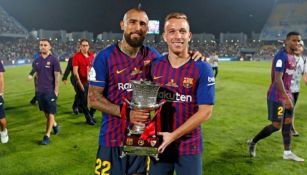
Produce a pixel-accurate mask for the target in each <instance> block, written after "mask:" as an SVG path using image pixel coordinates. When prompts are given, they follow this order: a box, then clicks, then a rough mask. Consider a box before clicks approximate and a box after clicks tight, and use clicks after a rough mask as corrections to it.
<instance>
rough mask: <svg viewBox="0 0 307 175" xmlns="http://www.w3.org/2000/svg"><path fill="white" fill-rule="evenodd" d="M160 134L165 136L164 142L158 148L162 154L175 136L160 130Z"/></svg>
mask: <svg viewBox="0 0 307 175" xmlns="http://www.w3.org/2000/svg"><path fill="white" fill-rule="evenodd" d="M158 135H160V136H162V137H163V142H162V144H161V145H160V146H159V148H158V152H159V153H160V154H161V153H163V152H164V150H165V148H166V147H167V146H168V145H169V144H171V143H172V142H173V141H174V140H175V137H174V136H173V134H172V133H170V132H158Z"/></svg>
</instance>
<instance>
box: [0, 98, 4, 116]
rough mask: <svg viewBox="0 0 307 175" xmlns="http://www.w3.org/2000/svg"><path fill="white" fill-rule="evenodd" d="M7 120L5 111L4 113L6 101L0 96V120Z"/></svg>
mask: <svg viewBox="0 0 307 175" xmlns="http://www.w3.org/2000/svg"><path fill="white" fill-rule="evenodd" d="M3 118H5V111H4V100H3V97H2V96H0V119H3Z"/></svg>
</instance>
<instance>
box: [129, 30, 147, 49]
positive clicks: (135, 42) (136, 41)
mask: <svg viewBox="0 0 307 175" xmlns="http://www.w3.org/2000/svg"><path fill="white" fill-rule="evenodd" d="M131 35H132V34H131V33H130V34H124V37H125V40H126V41H127V43H128V44H129V45H130V46H132V47H141V46H142V45H143V42H144V40H145V36H144V35H141V34H140V37H139V38H131Z"/></svg>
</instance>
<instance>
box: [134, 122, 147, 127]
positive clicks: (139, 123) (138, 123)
mask: <svg viewBox="0 0 307 175" xmlns="http://www.w3.org/2000/svg"><path fill="white" fill-rule="evenodd" d="M133 124H134V125H138V126H141V127H144V126H145V124H144V123H142V122H139V121H136V122H133Z"/></svg>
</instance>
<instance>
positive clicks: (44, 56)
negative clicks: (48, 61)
mask: <svg viewBox="0 0 307 175" xmlns="http://www.w3.org/2000/svg"><path fill="white" fill-rule="evenodd" d="M41 55H42V57H43V58H47V57H48V55H49V52H45V53H43V52H42V53H41Z"/></svg>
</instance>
